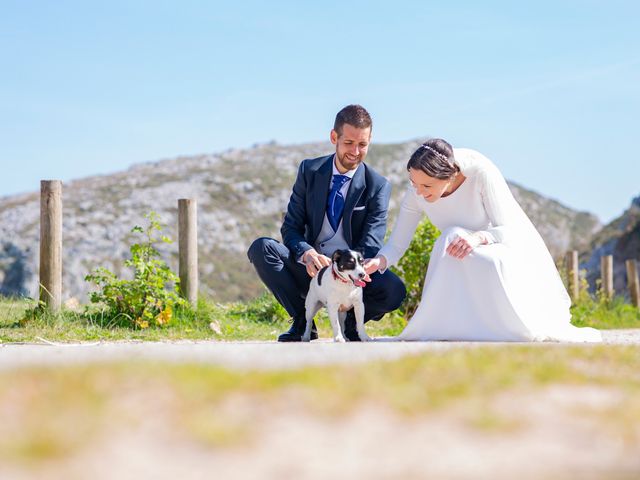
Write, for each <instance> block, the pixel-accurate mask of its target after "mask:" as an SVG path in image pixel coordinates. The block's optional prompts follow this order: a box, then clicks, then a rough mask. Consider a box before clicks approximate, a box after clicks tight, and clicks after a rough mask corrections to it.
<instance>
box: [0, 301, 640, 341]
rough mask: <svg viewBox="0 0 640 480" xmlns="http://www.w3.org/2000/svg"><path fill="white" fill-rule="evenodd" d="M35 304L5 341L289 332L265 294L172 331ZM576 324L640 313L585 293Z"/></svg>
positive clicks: (603, 325) (387, 330)
mask: <svg viewBox="0 0 640 480" xmlns="http://www.w3.org/2000/svg"><path fill="white" fill-rule="evenodd" d="M34 306H35V302H34V301H32V300H12V299H0V342H3V343H13V342H41V341H42V339H45V340H49V341H58V342H77V341H97V340H105V341H107V340H109V341H118V340H141V341H162V340H211V339H215V340H224V341H241V340H247V341H249V340H253V341H264V340H275V339H276V338H277V336H278V335H279V334H280V333H282V332H284V331H286V330H287V329H288V328H289V326H290V325H289V323H288V315H287V313H286V312H285V311H284V309H283V308H282V307H281V306H280V305H279V304H278V303H277V302H276V301H275V300H274V298H273V297H272V296H271V295H270V294H268V293H264V294H263V295H261V296H260V297H258V298H256V299H254V300H253V301H250V302H246V303H242V302H238V303H226V304H220V303H216V302H213V301H210V300H206V299H204V300H201V301H200V302H199V304H198V308H197V310H196V311H195V312H179V311H177V312H175V315H174V319H173V320H172V322H171V323H170V324H169V325H168V326H166V327H151V328H148V329H144V330H141V329H131V328H128V327H123V326H120V325H119V322H118V321H117V320H116V321H114V320H112V319H105V318H103V317H102V316H101V314H100V312H99V311H95V310H94V311H93V313H91V314H90V315H85V314H83V313H81V312H76V311H71V310H63V311H62V312H61V313H60V314H58V315H50V314H46V313H45V314H42V315H40V316H37V317H36V318H32V319H29V320H26V319H25V312H26V311H27V310H28V309H30V308H33V307H34ZM572 312H573V323H574V324H575V325H577V326H591V327H595V328H599V329H611V328H640V310H638V309H637V308H634V307H633V306H632V305H629V304H626V303H624V301H623V300H622V299H621V298H615V299H613V300H612V301H605V300H602V299H600V300H594V299H592V298H591V297H589V296H585V295H583V297H582V298H581V300H580V302H579V304H578V305H577V306H574V307H573V308H572ZM316 324H317V325H318V329H319V333H320V337H321V338H330V337H331V327H330V324H329V320H328V319H327V316H326V313H325V311H324V310H323V311H321V312H320V313H319V314H318V316H317V317H316ZM404 325H405V321H404V319H403V318H402V315H401V314H400V313H399V312H394V313H392V314H388V315H386V316H385V317H384V318H383V319H382V320H381V321H379V322H369V323H368V324H367V332H368V333H369V334H370V335H372V336H393V335H397V334H399V333H400V332H401V331H402V329H403V328H404Z"/></svg>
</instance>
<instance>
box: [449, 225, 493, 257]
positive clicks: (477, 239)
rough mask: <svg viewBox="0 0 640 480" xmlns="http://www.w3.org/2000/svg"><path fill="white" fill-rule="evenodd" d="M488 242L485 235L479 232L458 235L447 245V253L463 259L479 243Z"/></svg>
mask: <svg viewBox="0 0 640 480" xmlns="http://www.w3.org/2000/svg"><path fill="white" fill-rule="evenodd" d="M484 243H486V240H485V238H484V236H483V235H482V234H480V233H478V232H476V233H472V234H469V235H464V236H461V235H458V238H456V239H455V240H454V241H453V242H451V243H450V244H449V246H448V247H447V253H448V254H449V255H451V256H452V257H454V258H459V259H463V258H464V257H466V256H467V255H469V254H470V253H471V252H472V251H473V249H474V248H476V247H477V246H478V245H483V244H484Z"/></svg>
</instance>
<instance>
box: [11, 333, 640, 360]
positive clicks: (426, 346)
mask: <svg viewBox="0 0 640 480" xmlns="http://www.w3.org/2000/svg"><path fill="white" fill-rule="evenodd" d="M603 337H604V342H605V343H606V344H633V345H638V344H640V329H633V330H608V331H607V330H605V331H603ZM495 345H502V346H504V347H507V348H508V347H511V346H514V345H532V346H557V347H562V346H563V345H579V344H563V343H489V342H483V343H475V342H384V341H376V342H371V343H346V344H338V343H333V342H331V341H329V340H319V341H315V342H312V343H311V344H301V343H285V344H283V343H277V342H217V341H196V342H192V341H180V342H99V343H78V344H52V343H45V342H44V341H43V342H42V343H41V344H21V345H16V344H0V369H11V368H15V367H20V366H26V365H51V364H54V363H55V364H68V363H78V362H79V363H88V362H105V361H126V360H140V359H146V360H163V361H169V362H198V363H210V364H217V365H222V366H225V367H229V368H240V369H267V370H270V369H284V368H296V367H301V366H308V365H327V364H334V363H346V362H349V363H356V362H357V363H366V362H369V361H373V360H393V359H396V358H400V357H402V356H404V355H412V354H417V353H420V352H424V351H442V350H446V349H453V348H481V347H483V346H495Z"/></svg>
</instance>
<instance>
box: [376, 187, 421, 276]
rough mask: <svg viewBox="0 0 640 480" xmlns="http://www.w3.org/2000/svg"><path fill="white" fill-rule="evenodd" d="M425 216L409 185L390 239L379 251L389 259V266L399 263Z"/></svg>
mask: <svg viewBox="0 0 640 480" xmlns="http://www.w3.org/2000/svg"><path fill="white" fill-rule="evenodd" d="M423 216H424V212H423V211H422V209H421V208H420V206H419V205H418V203H417V198H416V194H415V192H414V190H413V188H412V187H408V188H407V191H406V192H405V194H404V198H403V199H402V203H401V204H400V212H399V213H398V219H397V220H396V223H395V225H394V227H393V230H392V231H391V235H390V236H389V240H388V241H387V243H386V244H385V245H384V246H383V247H382V249H380V251H379V252H378V255H381V256H383V257H385V258H386V259H387V268H389V267H390V266H392V265H395V264H396V263H398V261H400V259H401V258H402V255H404V252H405V251H406V250H407V248H409V244H410V243H411V240H412V239H413V234H414V233H415V231H416V228H417V226H418V223H420V220H421V219H422V217H423Z"/></svg>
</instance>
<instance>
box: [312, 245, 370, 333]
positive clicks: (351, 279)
mask: <svg viewBox="0 0 640 480" xmlns="http://www.w3.org/2000/svg"><path fill="white" fill-rule="evenodd" d="M331 262H332V263H331V265H329V266H328V267H324V268H323V269H322V270H320V271H319V272H318V274H317V275H316V276H315V277H314V278H313V279H312V280H311V284H310V285H309V293H307V298H306V301H305V310H306V320H307V326H306V328H305V331H304V335H302V341H303V342H308V341H309V340H310V339H311V324H312V322H313V317H315V315H316V313H318V310H320V309H321V308H322V307H323V306H326V307H327V313H328V314H329V320H330V321H331V327H332V328H333V339H334V341H336V342H345V341H346V340H345V338H344V321H345V318H346V317H347V311H348V310H349V309H350V308H351V307H353V310H354V313H355V316H356V328H357V330H358V336H359V337H360V340H361V341H363V342H367V341H369V340H371V338H370V337H369V336H368V335H367V332H366V331H365V329H364V303H363V302H362V287H364V286H365V285H366V283H365V282H364V279H365V278H367V273H366V272H365V270H364V267H363V265H362V264H363V263H364V259H363V258H362V255H361V254H360V253H358V252H356V251H354V250H336V251H335V252H334V253H333V255H332V256H331Z"/></svg>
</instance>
